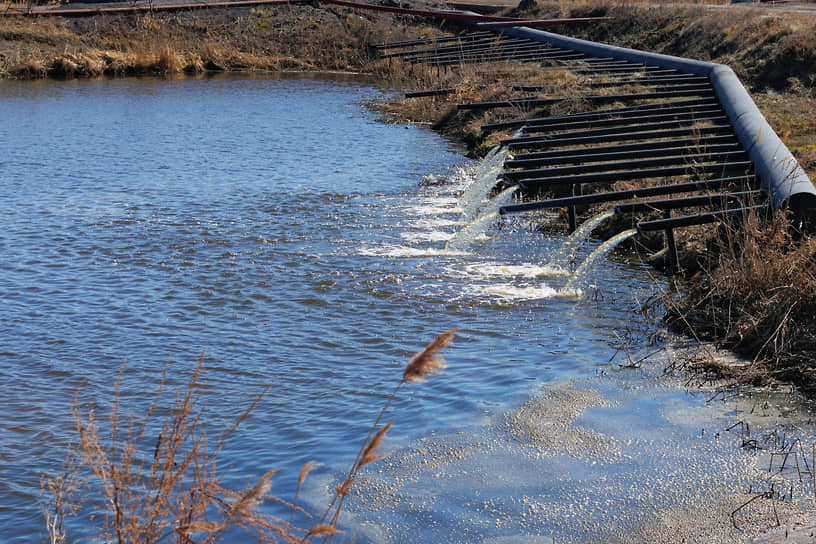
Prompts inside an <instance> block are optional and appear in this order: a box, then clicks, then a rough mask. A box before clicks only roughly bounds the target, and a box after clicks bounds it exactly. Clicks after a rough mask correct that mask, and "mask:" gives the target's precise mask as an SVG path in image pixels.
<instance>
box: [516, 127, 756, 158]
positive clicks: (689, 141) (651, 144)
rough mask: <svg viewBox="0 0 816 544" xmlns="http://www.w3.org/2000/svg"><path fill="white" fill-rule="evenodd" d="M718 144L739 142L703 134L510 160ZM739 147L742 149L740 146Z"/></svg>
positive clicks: (523, 155) (656, 150)
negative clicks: (700, 135) (702, 135)
mask: <svg viewBox="0 0 816 544" xmlns="http://www.w3.org/2000/svg"><path fill="white" fill-rule="evenodd" d="M718 144H736V145H738V144H739V142H738V141H737V138H736V137H735V136H734V135H733V134H730V135H728V134H725V135H717V136H704V137H698V136H697V135H695V137H693V138H678V139H673V140H659V141H653V140H648V141H643V142H635V143H628V144H611V145H596V146H591V147H577V148H572V149H558V150H553V151H535V152H532V153H518V154H515V155H513V159H511V160H522V161H523V160H529V159H546V158H553V157H556V158H572V157H575V156H580V155H586V154H595V155H601V154H604V153H623V152H633V151H643V150H649V151H654V152H660V150H662V149H671V148H677V147H681V146H682V147H683V148H684V149H708V146H712V145H718ZM739 149H742V148H741V147H740V148H739Z"/></svg>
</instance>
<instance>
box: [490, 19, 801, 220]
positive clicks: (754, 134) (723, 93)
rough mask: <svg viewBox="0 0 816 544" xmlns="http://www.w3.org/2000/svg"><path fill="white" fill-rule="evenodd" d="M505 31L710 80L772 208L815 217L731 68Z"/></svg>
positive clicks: (788, 161)
mask: <svg viewBox="0 0 816 544" xmlns="http://www.w3.org/2000/svg"><path fill="white" fill-rule="evenodd" d="M503 33H504V34H506V35H508V36H513V37H517V38H527V39H531V40H535V41H539V42H545V43H549V44H551V45H554V46H557V47H562V48H565V49H571V50H573V51H579V52H582V53H585V54H587V55H592V56H596V57H612V58H615V59H619V60H626V61H629V62H635V63H642V64H644V65H646V66H652V67H658V68H663V69H667V70H677V71H680V72H685V73H687V74H694V75H698V76H704V77H706V78H708V79H709V81H711V83H712V85H713V87H714V92H715V94H716V95H717V97H718V98H719V99H720V102H721V103H722V105H723V109H724V110H725V112H726V115H727V116H728V118H729V120H730V122H731V125H732V126H733V127H734V131H735V133H736V136H737V138H738V139H739V141H740V143H741V144H742V145H743V147H744V148H745V150H746V151H747V152H748V156H749V157H750V158H751V160H752V161H753V163H754V165H755V170H756V175H757V176H758V177H759V179H760V181H761V183H762V189H763V190H764V191H765V193H766V194H767V195H768V196H769V198H770V202H771V204H772V206H773V207H774V208H775V209H780V208H784V207H788V208H789V209H791V210H792V211H793V212H794V213H795V214H796V215H797V216H798V217H800V218H809V216H813V215H814V214H816V187H814V185H813V183H812V182H811V181H810V179H809V178H808V176H807V174H806V173H805V171H804V170H803V169H802V167H801V166H800V165H799V163H798V162H797V161H796V159H795V158H794V157H793V155H792V154H791V152H790V151H789V150H788V148H787V147H786V146H785V144H784V143H782V140H780V139H779V137H778V136H777V135H776V133H775V132H774V131H773V129H772V128H771V126H770V125H769V124H768V122H767V120H766V119H765V117H764V116H763V115H762V113H761V112H760V111H759V108H757V106H756V104H754V101H753V100H752V99H751V96H750V95H749V94H748V92H747V91H746V90H745V88H744V87H743V86H742V84H741V83H740V81H739V79H738V78H737V76H736V74H734V72H733V70H731V68H729V67H728V66H724V65H722V64H714V63H710V62H703V61H698V60H690V59H685V58H681V57H674V56H670V55H662V54H659V53H649V52H645V51H637V50H634V49H627V48H623V47H617V46H613V45H605V44H600V43H595V42H590V41H587V40H581V39H578V38H569V37H566V36H561V35H559V34H553V33H551V32H545V31H542V30H534V29H530V28H510V29H505V30H503Z"/></svg>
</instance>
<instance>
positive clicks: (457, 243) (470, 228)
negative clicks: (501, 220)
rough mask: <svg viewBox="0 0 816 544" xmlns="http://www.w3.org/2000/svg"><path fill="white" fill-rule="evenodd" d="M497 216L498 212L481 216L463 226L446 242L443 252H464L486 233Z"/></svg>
mask: <svg viewBox="0 0 816 544" xmlns="http://www.w3.org/2000/svg"><path fill="white" fill-rule="evenodd" d="M498 215H499V213H498V212H492V213H488V214H485V215H481V216H479V217H478V218H477V219H475V220H474V221H472V222H471V223H469V224H467V225H465V226H464V227H463V228H462V230H460V231H459V232H457V233H456V234H455V235H454V237H453V238H451V239H450V240H448V242H447V243H446V244H445V251H464V250H465V249H466V248H467V247H468V246H470V244H472V243H473V241H474V240H475V239H476V238H477V237H478V236H480V235H482V234H484V233H485V232H487V229H488V228H489V227H490V225H491V224H492V223H493V221H494V220H495V219H496V217H498Z"/></svg>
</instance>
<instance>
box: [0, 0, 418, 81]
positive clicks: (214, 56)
mask: <svg viewBox="0 0 816 544" xmlns="http://www.w3.org/2000/svg"><path fill="white" fill-rule="evenodd" d="M427 31H428V30H427V28H425V27H423V26H421V25H417V26H411V25H398V24H395V19H394V18H393V17H391V16H390V15H380V14H377V15H368V14H364V15H358V14H356V13H352V12H350V11H348V10H343V9H338V10H332V11H328V10H323V9H315V8H313V7H311V6H282V7H269V8H255V9H248V8H235V9H232V10H212V11H208V12H191V13H179V14H148V15H144V16H106V17H101V16H99V17H88V18H81V19H65V20H60V19H54V20H48V21H45V20H36V19H19V18H13V17H8V18H7V17H0V77H16V78H33V77H47V76H51V77H96V76H100V75H108V76H117V75H139V74H157V75H161V74H174V73H183V72H186V73H191V74H195V73H199V72H201V71H203V70H208V71H219V70H225V71H237V70H243V71H280V70H340V71H372V67H371V66H370V64H371V62H372V59H371V58H370V57H369V55H368V46H369V45H372V44H374V43H379V42H385V41H390V40H401V39H406V38H409V37H415V36H417V35H418V34H420V33H423V32H424V33H427ZM78 59H79V60H78ZM33 63H36V65H37V67H38V70H32V69H31V68H32V67H33V66H32V64H33Z"/></svg>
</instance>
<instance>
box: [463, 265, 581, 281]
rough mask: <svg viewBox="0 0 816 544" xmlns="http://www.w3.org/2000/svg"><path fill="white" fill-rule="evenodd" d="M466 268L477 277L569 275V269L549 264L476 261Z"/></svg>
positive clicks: (527, 277)
mask: <svg viewBox="0 0 816 544" xmlns="http://www.w3.org/2000/svg"><path fill="white" fill-rule="evenodd" d="M464 268H465V270H466V271H467V273H468V274H469V275H472V276H477V277H495V276H513V277H518V278H526V279H532V278H541V277H545V278H546V277H553V276H567V275H569V271H568V270H564V269H562V268H557V267H553V266H550V265H548V264H547V265H537V264H532V263H521V264H503V263H475V264H469V265H466V266H465V267H464Z"/></svg>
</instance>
